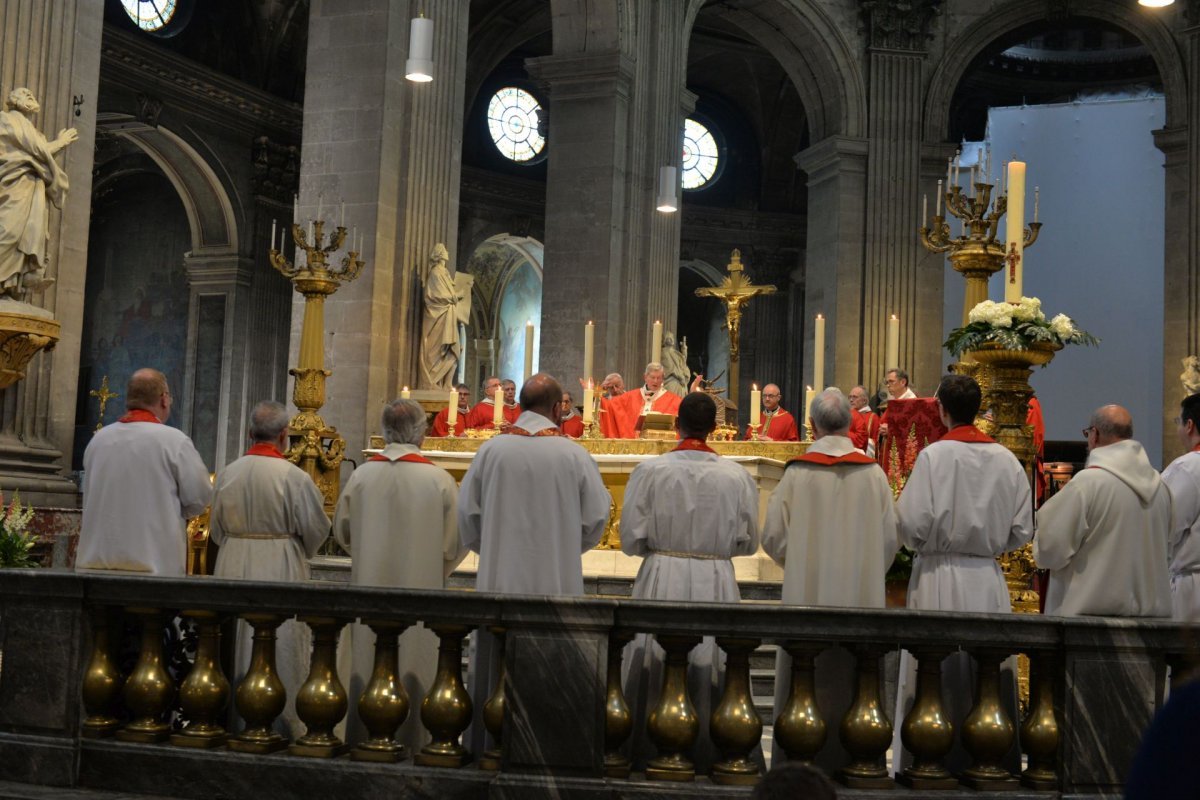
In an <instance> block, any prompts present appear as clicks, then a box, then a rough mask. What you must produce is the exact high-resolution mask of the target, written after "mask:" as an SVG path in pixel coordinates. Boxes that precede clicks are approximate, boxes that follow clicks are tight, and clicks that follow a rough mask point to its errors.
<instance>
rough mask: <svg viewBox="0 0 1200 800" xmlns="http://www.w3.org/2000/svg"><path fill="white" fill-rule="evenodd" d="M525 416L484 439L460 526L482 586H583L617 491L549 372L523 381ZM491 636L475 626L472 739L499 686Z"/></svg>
mask: <svg viewBox="0 0 1200 800" xmlns="http://www.w3.org/2000/svg"><path fill="white" fill-rule="evenodd" d="M520 405H521V408H522V409H524V411H522V412H521V416H520V417H518V418H517V421H516V423H515V424H514V425H513V426H512V427H511V428H510V429H509V430H508V431H506V432H504V433H502V434H501V435H498V436H496V437H495V438H494V439H491V440H489V441H487V442H484V443H483V445H481V446H480V448H479V450H478V451H477V452H476V453H475V458H474V459H472V461H471V466H470V468H469V469H468V470H467V474H466V475H464V476H463V480H462V485H461V487H459V491H458V533H459V536H460V537H461V538H462V542H463V544H464V545H466V546H467V547H468V548H470V549H471V550H473V551H474V552H476V553H478V554H479V567H478V572H477V573H476V576H475V589H476V590H477V591H480V592H500V593H503V594H545V595H563V596H578V595H582V594H583V561H582V556H583V553H585V552H587V551H588V550H590V549H592V548H593V547H595V546H596V545H597V544H598V543H599V542H600V537H601V536H602V535H603V533H604V526H605V523H607V522H608V511H609V506H610V504H611V502H612V498H611V497H610V496H609V494H608V490H607V489H605V488H604V481H603V480H602V479H601V478H600V469H599V467H597V466H596V462H595V461H593V460H592V457H591V455H589V454H588V452H587V451H586V450H584V449H583V448H582V447H580V446H579V445H578V444H576V443H575V442H573V441H572V440H571V439H569V438H567V437H565V436H563V435H562V431H560V430H559V428H558V423H559V421H560V419H561V416H562V388H561V387H560V386H559V384H558V382H557V381H556V380H554V378H552V377H550V376H549V375H546V374H544V373H539V374H537V375H534V376H533V377H532V378H530V379H529V380H528V381H526V382H525V385H524V386H523V387H521V403H520ZM490 639H491V637H490V636H489V635H480V632H476V634H475V639H474V642H475V645H474V647H473V650H474V652H473V653H472V654H471V674H470V683H471V696H472V698H473V699H474V708H475V722H474V723H473V725H472V731H471V747H470V748H468V749H472V750H474V751H478V750H479V748H480V747H481V746H482V744H483V738H482V735H483V734H482V730H483V727H482V721H481V720H482V716H481V715H482V713H483V704H484V702H486V700H487V698H488V697H489V696H491V693H492V689H493V688H494V686H495V676H496V671H495V667H496V665H495V664H494V663H492V662H493V657H492V654H491V649H492V648H491V642H490Z"/></svg>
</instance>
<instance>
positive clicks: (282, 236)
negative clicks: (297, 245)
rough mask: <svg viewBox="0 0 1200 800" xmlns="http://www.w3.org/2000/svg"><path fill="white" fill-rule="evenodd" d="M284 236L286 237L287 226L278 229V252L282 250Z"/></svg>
mask: <svg viewBox="0 0 1200 800" xmlns="http://www.w3.org/2000/svg"><path fill="white" fill-rule="evenodd" d="M286 237H287V228H280V230H279V252H280V253H282V252H283V242H284V239H285V238H286Z"/></svg>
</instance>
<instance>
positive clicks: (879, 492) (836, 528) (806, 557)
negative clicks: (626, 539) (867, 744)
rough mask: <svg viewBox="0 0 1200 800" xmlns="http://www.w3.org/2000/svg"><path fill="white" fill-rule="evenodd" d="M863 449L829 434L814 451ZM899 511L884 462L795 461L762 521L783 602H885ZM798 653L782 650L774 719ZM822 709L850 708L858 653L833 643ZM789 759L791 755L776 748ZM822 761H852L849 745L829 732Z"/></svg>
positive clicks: (829, 765)
mask: <svg viewBox="0 0 1200 800" xmlns="http://www.w3.org/2000/svg"><path fill="white" fill-rule="evenodd" d="M859 452H861V451H859V450H857V449H856V448H855V447H854V443H853V442H851V441H850V439H849V438H848V437H845V436H823V437H822V438H820V439H818V440H817V441H815V442H814V443H813V444H812V445H810V446H809V448H808V453H809V454H815V455H826V456H834V457H838V456H846V455H849V454H851V453H859ZM896 536H897V534H896V511H895V504H894V502H893V500H892V490H891V488H890V487H889V486H888V482H887V476H886V475H885V474H884V472H883V470H882V469H880V468H879V465H878V464H855V463H841V464H836V465H831V466H823V465H819V464H813V463H806V462H802V461H800V462H793V463H791V464H789V465H788V467H787V470H786V471H785V472H784V473H783V479H782V480H780V482H779V485H778V486H777V487H776V488H775V491H774V492H773V493H772V494H771V499H770V501H769V503H768V504H767V518H766V522H765V523H764V524H763V534H762V540H763V542H762V543H763V550H765V551H766V553H767V555H769V556H771V558H773V559H775V561H777V562H778V563H779V565H780V566H782V567H783V595H782V599H783V602H784V603H789V604H795V605H804V606H839V607H844V608H883V607H884V606H885V605H886V597H885V591H884V576H885V575H886V574H887V570H888V567H889V566H891V563H892V559H893V558H894V557H895V555H896V550H897V549H898V548H899V543H898V541H897V538H896ZM791 670H792V659H791V656H789V655H788V654H787V653H785V652H783V651H780V653H779V656H778V658H777V660H776V665H775V676H776V677H775V717H778V716H779V713H780V712H781V711H782V710H783V706H784V704H785V703H786V702H787V697H788V693H789V691H790V690H791ZM816 680H817V686H816V693H817V707H818V708H819V709H820V711H821V716H822V717H823V718H824V719H825V721H826V723H827V724H836V723H837V722H838V721H839V720H841V719H842V717H843V716H844V715H845V713H846V710H847V709H848V708H849V707H850V703H851V701H852V699H853V692H854V658H853V657H852V656H851V655H850V653H849V652H847V651H846V650H845V649H843V648H841V647H831V648H829V649H827V650H825V651H824V652H823V653H821V654H820V655H819V656H817V660H816ZM772 752H773V753H775V754H776V755H775V756H773V759H777V760H776V761H775V763H782V761H783V759H784V753H783V750H782V748H779V747H776V748H775V749H773V751H772ZM816 762H817V764H818V765H819V766H821V767H822V768H824V769H826V770H833V769H836V768H838V767H842V766H845V765H846V763H847V756H846V750H845V748H844V747H843V746H842V743H841V739H840V738H839V737H837V736H827V737H826V738H825V745H824V747H823V748H822V749H821V751H820V752H819V753H818V754H817V758H816Z"/></svg>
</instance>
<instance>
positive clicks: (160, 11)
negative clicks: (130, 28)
mask: <svg viewBox="0 0 1200 800" xmlns="http://www.w3.org/2000/svg"><path fill="white" fill-rule="evenodd" d="M175 4H176V0H121V5H123V6H124V7H125V13H126V14H128V15H129V18H130V19H131V20H133V21H134V22H135V23H136V24H137V26H138V27H139V28H141V29H142V30H144V31H157V30H162V29H163V28H165V27H166V26H167V23H168V22H170V21H171V18H172V17H174V16H175Z"/></svg>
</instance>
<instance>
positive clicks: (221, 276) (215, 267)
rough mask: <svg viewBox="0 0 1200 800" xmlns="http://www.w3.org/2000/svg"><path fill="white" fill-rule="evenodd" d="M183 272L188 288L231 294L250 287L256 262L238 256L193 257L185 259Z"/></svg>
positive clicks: (188, 255)
mask: <svg viewBox="0 0 1200 800" xmlns="http://www.w3.org/2000/svg"><path fill="white" fill-rule="evenodd" d="M183 270H184V274H185V275H187V282H188V286H190V287H192V288H193V289H202V290H207V291H210V292H212V291H223V292H230V291H233V290H234V289H235V288H236V287H239V286H249V285H250V281H251V275H252V273H253V271H254V261H253V259H249V258H241V257H239V256H237V255H236V254H233V253H231V254H228V255H202V256H197V255H192V254H191V253H187V254H186V255H184V257H183Z"/></svg>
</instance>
